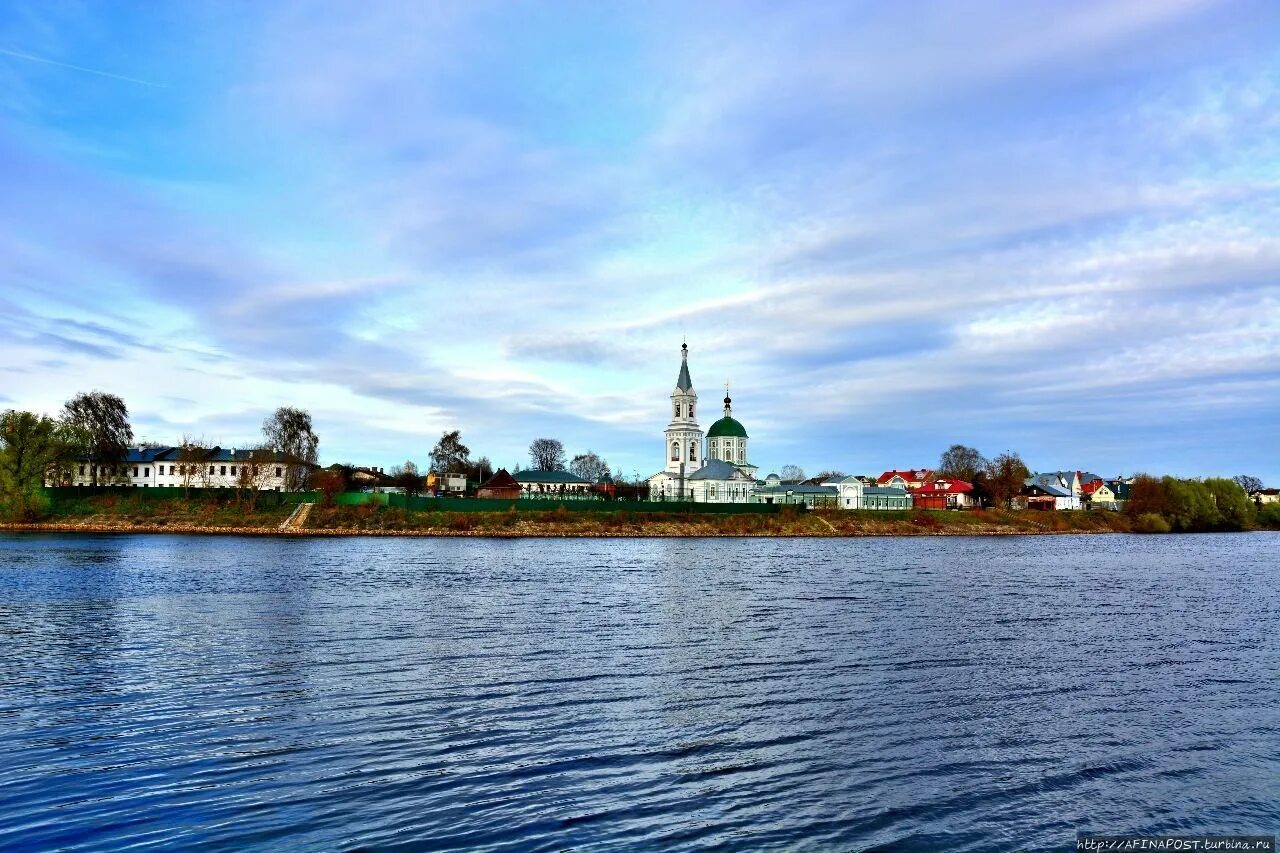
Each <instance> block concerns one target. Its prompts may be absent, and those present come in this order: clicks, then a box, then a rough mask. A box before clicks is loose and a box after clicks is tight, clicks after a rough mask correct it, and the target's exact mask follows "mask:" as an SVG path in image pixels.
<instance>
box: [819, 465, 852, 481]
mask: <svg viewBox="0 0 1280 853" xmlns="http://www.w3.org/2000/svg"><path fill="white" fill-rule="evenodd" d="M847 476H848V475H847V474H845V473H844V472H843V471H837V470H835V469H834V468H829V469H827V470H826V471H822V472H820V473H819V474H818V475H817V476H816V477H814V478H813V479H815V480H817V481H818V482H819V483H831V482H834V481H836V480H843V479H844V478H845V477H847Z"/></svg>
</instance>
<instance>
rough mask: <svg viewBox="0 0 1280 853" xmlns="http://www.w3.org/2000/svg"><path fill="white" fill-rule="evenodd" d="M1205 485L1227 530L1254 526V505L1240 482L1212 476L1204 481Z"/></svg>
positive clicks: (1222, 524) (1246, 528)
mask: <svg viewBox="0 0 1280 853" xmlns="http://www.w3.org/2000/svg"><path fill="white" fill-rule="evenodd" d="M1204 485H1205V488H1206V489H1208V491H1209V496H1210V497H1211V498H1212V499H1213V504H1214V506H1215V507H1216V508H1217V510H1218V515H1219V517H1220V522H1219V523H1220V524H1221V526H1222V527H1224V528H1226V529H1227V530H1248V529H1249V528H1250V527H1252V526H1253V520H1254V506H1253V504H1252V503H1251V502H1250V501H1249V495H1248V494H1246V492H1245V489H1244V487H1243V486H1242V485H1241V484H1240V483H1238V482H1236V481H1235V480H1227V479H1224V478H1221V477H1210V478H1209V479H1207V480H1205V481H1204Z"/></svg>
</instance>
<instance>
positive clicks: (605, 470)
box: [569, 450, 609, 483]
mask: <svg viewBox="0 0 1280 853" xmlns="http://www.w3.org/2000/svg"><path fill="white" fill-rule="evenodd" d="M569 470H570V471H572V472H573V473H575V474H577V475H578V476H579V477H581V478H582V479H584V480H588V481H590V482H592V483H596V482H599V481H600V478H601V477H605V476H608V475H609V463H608V462H606V461H605V460H604V459H601V458H600V457H599V456H598V455H597V454H596V453H595V452H594V451H591V450H588V451H587V452H586V453H579V454H578V455H577V456H575V457H573V461H572V462H570V463H569Z"/></svg>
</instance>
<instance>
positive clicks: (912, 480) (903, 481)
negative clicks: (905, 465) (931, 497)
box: [876, 468, 934, 490]
mask: <svg viewBox="0 0 1280 853" xmlns="http://www.w3.org/2000/svg"><path fill="white" fill-rule="evenodd" d="M933 478H934V474H933V472H932V471H930V470H929V469H928V468H919V469H916V470H914V471H885V472H884V473H883V474H881V475H880V476H879V477H877V478H876V485H877V486H897V487H898V488H900V489H910V490H915V489H918V488H920V487H921V486H923V485H924V484H925V483H928V482H930V481H931V480H933Z"/></svg>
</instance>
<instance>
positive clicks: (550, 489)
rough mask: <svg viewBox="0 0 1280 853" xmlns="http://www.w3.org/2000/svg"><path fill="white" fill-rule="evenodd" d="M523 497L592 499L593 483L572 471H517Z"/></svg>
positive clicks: (515, 474)
mask: <svg viewBox="0 0 1280 853" xmlns="http://www.w3.org/2000/svg"><path fill="white" fill-rule="evenodd" d="M511 478H512V479H513V480H515V481H516V482H517V483H518V484H519V485H520V497H522V498H557V499H559V498H575V499H583V498H585V499H592V498H594V497H595V495H594V494H592V483H591V481H590V480H587V479H585V478H583V477H579V476H578V475H577V474H574V473H572V472H570V471H516V472H515V473H513V474H512V475H511Z"/></svg>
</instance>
